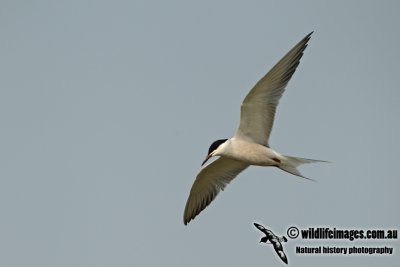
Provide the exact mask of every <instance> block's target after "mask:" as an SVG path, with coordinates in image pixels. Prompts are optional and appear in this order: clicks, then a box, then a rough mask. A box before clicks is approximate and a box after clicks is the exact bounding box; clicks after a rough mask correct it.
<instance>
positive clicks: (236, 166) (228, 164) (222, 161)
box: [183, 157, 249, 225]
mask: <svg viewBox="0 0 400 267" xmlns="http://www.w3.org/2000/svg"><path fill="white" fill-rule="evenodd" d="M248 166H249V165H248V164H246V163H243V162H241V161H237V160H234V159H229V158H226V157H220V158H218V159H217V160H215V161H214V162H212V163H210V164H208V165H207V166H205V167H203V168H202V169H201V171H200V172H199V174H198V175H197V177H196V180H195V181H194V183H193V185H192V189H191V190H190V194H189V198H188V200H187V202H186V207H185V211H184V214H183V223H184V224H185V225H186V224H188V223H189V222H190V221H191V220H192V219H194V218H195V217H196V216H197V215H198V214H199V213H200V212H201V211H202V210H204V209H205V208H206V207H207V206H208V205H209V204H210V203H211V201H213V200H214V198H215V197H216V196H217V195H218V193H219V191H221V190H224V188H225V186H226V185H227V184H228V183H229V182H230V181H232V180H233V179H234V178H235V177H236V176H237V175H238V174H239V173H240V172H242V171H243V170H244V169H246V168H247V167H248Z"/></svg>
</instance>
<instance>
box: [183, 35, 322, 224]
mask: <svg viewBox="0 0 400 267" xmlns="http://www.w3.org/2000/svg"><path fill="white" fill-rule="evenodd" d="M311 34H312V32H311V33H310V34H308V35H307V36H306V37H304V38H303V39H302V40H301V41H300V42H299V43H298V44H297V45H295V46H294V47H293V48H292V49H291V50H290V51H289V52H288V53H287V54H286V55H285V56H284V57H283V58H282V59H281V60H280V61H279V62H278V63H277V64H276V65H275V66H274V67H273V68H272V69H271V70H270V71H269V72H268V73H267V74H266V75H265V76H264V77H263V78H261V80H260V81H258V83H257V84H256V85H255V86H254V87H253V89H251V90H250V92H249V93H248V94H247V96H246V97H245V99H244V101H243V103H242V105H241V112H240V124H239V127H238V129H237V130H236V133H235V135H234V136H233V137H232V138H230V139H221V140H217V141H215V142H214V143H212V144H211V146H210V148H209V150H208V153H207V157H206V159H205V160H204V161H203V163H202V166H203V165H204V164H205V163H206V162H207V160H208V159H209V158H211V157H214V156H219V158H218V159H217V160H215V161H214V162H212V163H210V164H208V165H206V166H205V167H203V168H202V169H201V170H200V172H199V174H198V175H197V177H196V180H195V181H194V183H193V186H192V189H191V190H190V195H189V198H188V200H187V202H186V207H185V211H184V214H183V222H184V224H185V225H186V224H188V223H189V222H190V220H192V219H194V218H195V217H196V216H197V215H198V214H199V213H200V212H201V211H202V210H203V209H205V208H206V207H207V206H208V205H209V204H210V203H211V201H213V200H214V198H215V197H216V196H217V194H218V193H219V192H220V190H223V189H224V188H225V186H226V185H227V184H228V183H229V182H230V181H232V180H233V179H234V178H235V177H236V176H237V175H238V174H239V173H240V172H242V171H243V170H244V169H246V168H247V167H249V166H250V165H257V166H274V167H278V168H280V169H281V170H284V171H286V172H289V173H291V174H294V175H297V176H300V177H303V178H306V177H304V176H303V175H301V173H300V172H299V171H298V170H297V168H296V167H297V166H299V165H301V164H305V163H312V162H321V160H312V159H303V158H297V157H291V156H284V155H282V154H280V153H278V152H276V151H275V150H273V149H272V148H270V146H269V144H268V139H269V136H270V133H271V130H272V125H273V122H274V117H275V110H276V107H277V105H278V103H279V99H280V98H281V96H282V94H283V92H284V91H285V88H286V85H287V84H288V82H289V80H290V78H291V77H292V75H293V73H294V72H295V70H296V68H297V66H298V65H299V63H300V58H301V57H302V56H303V52H304V49H306V47H307V42H308V40H309V39H310V37H311ZM306 179H309V178H306ZM310 180H311V179H310Z"/></svg>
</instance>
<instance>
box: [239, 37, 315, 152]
mask: <svg viewBox="0 0 400 267" xmlns="http://www.w3.org/2000/svg"><path fill="white" fill-rule="evenodd" d="M311 34H312V32H311V33H309V34H308V35H307V36H306V37H304V38H303V40H301V41H300V42H299V43H298V44H297V45H295V46H294V47H293V48H292V49H291V50H290V51H289V52H288V53H287V54H286V55H285V56H284V57H283V58H282V59H281V60H279V62H278V63H277V64H276V65H275V66H274V67H273V68H272V69H271V70H270V71H269V72H268V73H267V74H266V75H265V76H264V77H263V78H261V80H259V81H258V82H257V84H256V85H255V86H254V87H253V88H252V89H251V90H250V92H249V93H248V94H247V96H246V97H245V99H244V100H243V103H242V105H241V110H240V124H239V127H238V129H237V131H236V133H235V137H237V138H241V139H245V140H246V139H247V140H249V141H252V142H255V143H257V144H261V145H265V146H269V145H268V139H269V136H270V134H271V130H272V126H273V123H274V117H275V111H276V107H277V105H278V103H279V99H280V98H281V96H282V94H283V92H284V91H285V87H286V85H287V83H288V82H289V80H290V78H291V77H292V75H293V73H294V72H295V70H296V68H297V66H298V65H299V63H300V58H301V57H302V56H303V52H304V49H306V47H307V42H308V40H310V37H311Z"/></svg>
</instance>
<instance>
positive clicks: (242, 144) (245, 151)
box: [215, 137, 284, 166]
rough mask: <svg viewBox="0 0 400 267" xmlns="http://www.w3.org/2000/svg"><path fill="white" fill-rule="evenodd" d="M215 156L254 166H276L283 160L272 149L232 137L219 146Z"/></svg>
mask: <svg viewBox="0 0 400 267" xmlns="http://www.w3.org/2000/svg"><path fill="white" fill-rule="evenodd" d="M215 156H223V157H227V158H231V159H235V160H238V161H242V162H245V163H248V164H249V165H255V166H278V164H279V162H281V161H282V160H283V159H284V158H283V156H282V155H280V154H279V153H278V152H276V151H274V150H273V149H271V148H269V147H266V146H263V145H260V144H256V143H253V142H249V141H246V140H243V139H240V138H235V137H232V138H230V139H228V140H227V141H226V142H225V143H223V144H222V145H221V146H220V149H219V152H218V153H216V154H215Z"/></svg>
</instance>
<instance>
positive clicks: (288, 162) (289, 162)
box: [278, 156, 328, 181]
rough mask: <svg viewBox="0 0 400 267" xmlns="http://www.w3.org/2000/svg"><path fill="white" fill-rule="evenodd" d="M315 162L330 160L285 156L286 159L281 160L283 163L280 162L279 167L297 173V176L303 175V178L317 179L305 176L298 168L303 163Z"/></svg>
mask: <svg viewBox="0 0 400 267" xmlns="http://www.w3.org/2000/svg"><path fill="white" fill-rule="evenodd" d="M315 162H328V161H324V160H315V159H303V158H297V157H291V156H284V160H281V163H280V164H279V166H278V168H279V169H281V170H283V171H285V172H288V173H291V174H293V175H296V176H299V177H302V178H305V179H308V180H311V181H315V180H314V179H311V178H308V177H305V176H303V175H302V174H301V173H300V172H299V170H298V169H297V167H298V166H300V165H302V164H307V163H315Z"/></svg>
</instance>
